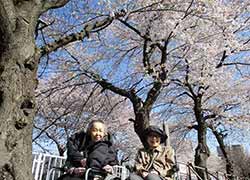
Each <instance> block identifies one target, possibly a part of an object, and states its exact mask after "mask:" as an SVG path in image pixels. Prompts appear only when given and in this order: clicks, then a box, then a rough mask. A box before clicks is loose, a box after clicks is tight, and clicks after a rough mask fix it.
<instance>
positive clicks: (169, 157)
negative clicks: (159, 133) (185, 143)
mask: <svg viewBox="0 0 250 180" xmlns="http://www.w3.org/2000/svg"><path fill="white" fill-rule="evenodd" d="M165 161H166V164H165V165H166V170H167V172H166V176H167V177H171V176H172V175H173V173H174V171H173V166H174V162H175V159H174V149H173V148H172V147H171V146H167V147H166V154H165Z"/></svg>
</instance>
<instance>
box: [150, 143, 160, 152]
mask: <svg viewBox="0 0 250 180" xmlns="http://www.w3.org/2000/svg"><path fill="white" fill-rule="evenodd" d="M150 151H151V152H152V151H153V152H155V151H157V152H162V151H163V148H162V146H161V145H159V146H158V147H157V148H155V149H152V150H150Z"/></svg>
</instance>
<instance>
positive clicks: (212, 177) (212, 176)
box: [175, 163, 239, 180]
mask: <svg viewBox="0 0 250 180" xmlns="http://www.w3.org/2000/svg"><path fill="white" fill-rule="evenodd" d="M178 166H179V169H182V171H178V172H177V174H176V175H175V180H208V179H209V180H228V179H229V177H230V176H231V177H232V178H233V179H234V180H239V177H237V176H233V175H229V174H226V173H224V172H219V171H208V169H207V168H203V167H199V166H194V165H193V164H192V163H187V164H184V163H178ZM183 169H185V170H184V171H183ZM197 169H199V170H202V171H203V173H204V174H203V177H200V175H199V174H198V173H197Z"/></svg>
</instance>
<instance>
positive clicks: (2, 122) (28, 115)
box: [0, 1, 38, 180]
mask: <svg viewBox="0 0 250 180" xmlns="http://www.w3.org/2000/svg"><path fill="white" fill-rule="evenodd" d="M32 5H33V4H28V3H26V4H25V6H22V7H21V5H20V9H19V7H18V8H16V7H14V4H13V2H11V1H1V2H0V24H1V27H0V35H1V36H0V43H1V44H0V50H1V54H0V157H1V160H0V179H1V180H31V179H32V175H31V165H32V139H31V138H32V127H33V123H32V121H33V118H34V116H35V103H34V102H35V100H34V92H35V88H36V86H37V78H36V72H37V63H38V62H37V60H36V57H35V42H34V36H33V32H34V27H35V24H36V20H37V18H38V13H34V11H35V10H34V7H33V6H32ZM21 10H22V11H21ZM25 13H26V14H25Z"/></svg>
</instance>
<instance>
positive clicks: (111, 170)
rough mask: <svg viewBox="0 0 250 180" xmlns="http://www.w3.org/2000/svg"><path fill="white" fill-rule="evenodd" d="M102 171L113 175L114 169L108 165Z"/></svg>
mask: <svg viewBox="0 0 250 180" xmlns="http://www.w3.org/2000/svg"><path fill="white" fill-rule="evenodd" d="M102 169H104V170H105V171H106V172H108V173H112V172H113V168H112V166H110V165H106V166H104V167H103V168H102Z"/></svg>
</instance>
